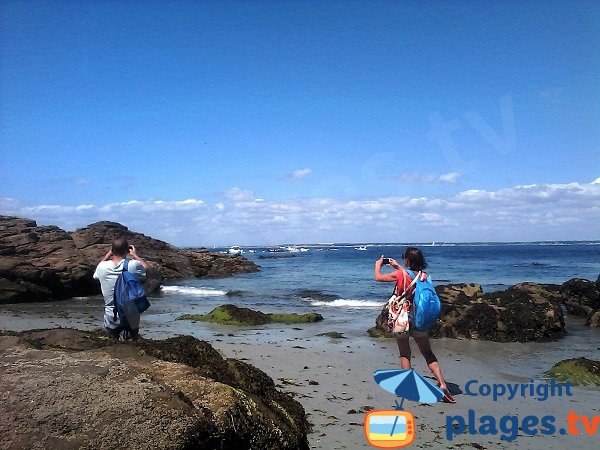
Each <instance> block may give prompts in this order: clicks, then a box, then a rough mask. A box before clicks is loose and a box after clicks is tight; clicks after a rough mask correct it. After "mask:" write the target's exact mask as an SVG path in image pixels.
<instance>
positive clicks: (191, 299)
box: [160, 241, 600, 335]
mask: <svg viewBox="0 0 600 450" xmlns="http://www.w3.org/2000/svg"><path fill="white" fill-rule="evenodd" d="M409 245H410V246H413V245H414V246H417V247H419V248H421V250H422V251H423V254H424V256H425V259H426V261H427V263H428V268H427V272H428V273H429V274H430V276H431V277H432V279H433V282H434V284H436V285H443V284H450V283H478V284H480V285H481V286H482V289H483V291H484V292H493V291H500V290H504V289H506V288H508V287H509V286H511V285H514V284H516V283H520V282H535V283H552V284H561V283H563V282H565V281H567V280H569V279H571V278H584V279H588V280H593V281H595V280H596V279H597V278H598V275H599V273H600V241H593V242H551V243H549V242H538V243H531V242H530V243H461V244H449V243H440V244H436V243H429V244H372V243H371V244H369V243H367V244H320V245H297V246H292V248H293V249H295V250H300V249H302V250H303V251H294V252H289V251H287V250H284V251H281V252H277V253H274V252H270V251H269V248H267V247H242V248H243V250H244V254H243V256H244V257H246V258H248V259H250V260H252V261H254V262H255V263H256V264H258V265H259V266H260V267H261V270H260V272H257V273H249V274H241V275H237V276H233V277H230V278H224V279H190V280H180V281H177V282H170V283H165V285H164V286H163V288H162V293H161V296H160V298H161V299H164V300H168V303H169V305H170V307H169V311H170V313H171V317H172V314H176V313H179V312H182V313H183V312H188V313H196V314H203V313H206V312H209V311H211V310H212V309H213V308H215V307H217V306H219V305H223V304H235V305H237V306H240V307H246V308H251V309H255V310H259V311H262V312H265V313H271V312H279V313H299V314H301V313H305V312H317V313H319V314H321V315H322V316H323V317H324V318H325V319H326V320H327V321H326V324H327V329H329V330H333V329H335V330H336V331H337V330H341V331H343V332H345V333H347V334H356V335H361V334H364V332H365V330H366V329H368V328H370V327H371V326H373V325H374V323H375V318H376V317H377V315H378V314H379V312H380V310H381V307H382V306H383V304H384V303H385V302H386V300H387V299H388V298H389V296H390V294H391V292H392V290H393V283H381V282H376V281H375V280H374V277H373V269H374V263H375V260H377V259H378V258H379V257H380V256H382V255H383V256H385V257H392V258H395V259H396V260H398V261H401V259H402V258H401V255H402V253H403V251H404V249H405V248H406V247H407V246H409ZM212 250H213V251H223V252H226V251H227V249H225V248H221V249H219V248H217V249H212ZM386 270H387V271H391V270H392V269H391V268H389V266H388V268H384V269H383V271H384V272H385V271H386ZM165 319H167V318H166V317H165Z"/></svg>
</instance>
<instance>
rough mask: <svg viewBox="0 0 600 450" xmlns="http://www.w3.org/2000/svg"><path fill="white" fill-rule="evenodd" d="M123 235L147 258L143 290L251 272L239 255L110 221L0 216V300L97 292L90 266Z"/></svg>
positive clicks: (250, 268)
mask: <svg viewBox="0 0 600 450" xmlns="http://www.w3.org/2000/svg"><path fill="white" fill-rule="evenodd" d="M116 237H125V238H127V239H128V240H129V241H130V243H131V244H133V245H135V246H136V248H137V250H138V253H139V255H140V256H142V257H143V258H144V259H146V260H148V261H149V262H150V265H151V267H152V268H151V270H150V271H149V273H148V276H147V277H146V279H145V280H144V281H145V286H146V291H147V292H152V291H154V290H155V289H157V288H158V286H159V285H160V282H161V281H162V280H163V279H181V278H195V277H224V276H231V275H233V274H236V273H243V272H256V271H258V270H259V267H258V266H257V265H255V264H254V263H252V262H251V261H249V260H247V259H245V258H244V257H242V256H236V257H229V256H227V255H222V254H219V253H214V252H209V251H208V250H206V249H195V250H184V249H179V248H177V247H175V246H173V245H170V244H168V243H166V242H163V241H159V240H157V239H153V238H151V237H148V236H145V235H143V234H141V233H136V232H133V231H130V230H129V229H128V228H127V227H125V226H123V225H121V224H118V223H114V222H98V223H96V224H92V225H90V226H88V227H85V228H82V229H79V230H76V231H74V232H72V233H67V232H66V231H64V230H61V229H60V228H58V227H55V226H43V227H41V226H37V224H36V222H35V221H33V220H29V219H21V218H17V217H8V216H0V303H18V302H27V301H44V300H52V299H63V298H70V297H79V296H88V295H95V294H99V293H100V285H99V283H98V282H97V281H95V280H93V278H92V275H93V273H94V270H95V267H96V265H97V264H98V262H99V261H100V260H101V259H102V257H103V256H104V255H105V254H106V252H107V251H108V250H109V249H110V244H111V242H112V240H113V239H114V238H116Z"/></svg>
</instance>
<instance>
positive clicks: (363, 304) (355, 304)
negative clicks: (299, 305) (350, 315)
mask: <svg viewBox="0 0 600 450" xmlns="http://www.w3.org/2000/svg"><path fill="white" fill-rule="evenodd" d="M384 304H385V302H376V301H373V300H353V299H345V298H338V299H337V300H333V301H331V302H323V301H316V302H311V305H312V306H329V307H333V308H383V305H384Z"/></svg>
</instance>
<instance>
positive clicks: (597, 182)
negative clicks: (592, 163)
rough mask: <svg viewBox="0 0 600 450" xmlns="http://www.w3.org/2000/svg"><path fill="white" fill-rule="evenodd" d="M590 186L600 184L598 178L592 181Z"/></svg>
mask: <svg viewBox="0 0 600 450" xmlns="http://www.w3.org/2000/svg"><path fill="white" fill-rule="evenodd" d="M592 184H600V177H598V178H596V179H595V180H594V181H592Z"/></svg>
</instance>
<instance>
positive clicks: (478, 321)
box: [369, 283, 566, 342]
mask: <svg viewBox="0 0 600 450" xmlns="http://www.w3.org/2000/svg"><path fill="white" fill-rule="evenodd" d="M436 291H437V293H438V295H439V297H440V300H441V302H442V312H441V316H440V320H439V322H438V324H437V325H436V326H435V327H434V328H433V329H432V330H431V332H430V334H431V336H433V337H450V338H464V339H482V340H490V341H498V342H511V341H518V342H527V341H538V342H540V341H549V340H554V339H558V338H560V337H562V336H564V334H565V333H566V331H565V324H564V318H563V314H562V310H561V303H562V301H563V300H564V297H563V294H562V291H561V286H555V285H541V284H535V283H521V284H517V285H515V286H512V287H511V288H509V289H507V290H506V291H500V292H492V293H489V294H484V293H483V291H482V290H481V286H479V285H477V284H454V285H443V286H438V287H436ZM385 320H386V313H385V310H383V311H382V312H381V314H380V315H379V316H378V317H377V319H376V325H375V327H374V328H372V329H371V330H369V334H370V335H371V336H377V337H379V336H382V337H385V336H391V335H390V334H389V333H388V334H386V333H385V328H384V327H383V324H384V323H385Z"/></svg>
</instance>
